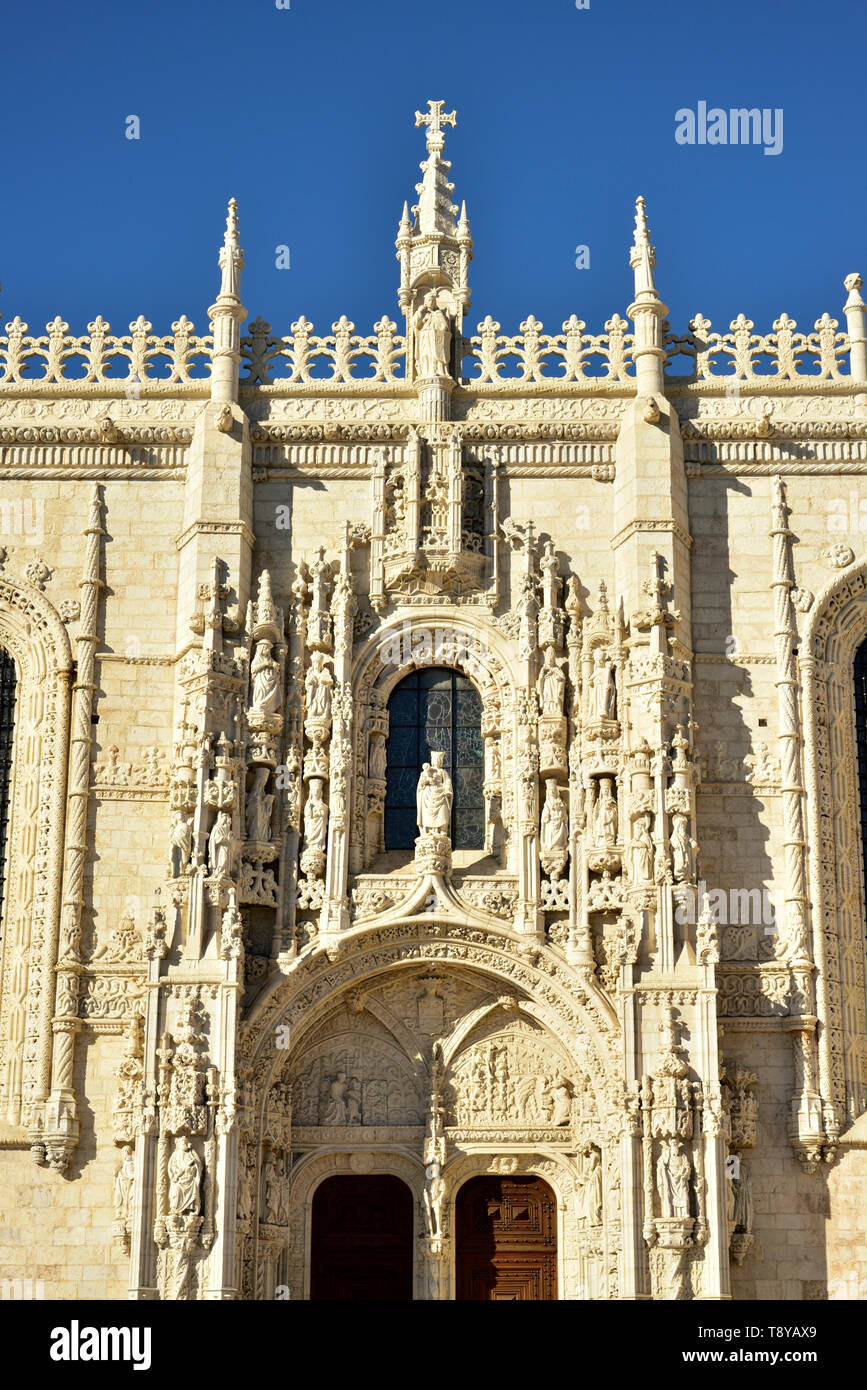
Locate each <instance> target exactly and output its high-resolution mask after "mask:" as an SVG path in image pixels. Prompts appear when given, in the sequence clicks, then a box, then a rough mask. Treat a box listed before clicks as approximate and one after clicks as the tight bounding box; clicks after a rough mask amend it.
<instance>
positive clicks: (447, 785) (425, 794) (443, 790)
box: [416, 750, 454, 835]
mask: <svg viewBox="0 0 867 1390" xmlns="http://www.w3.org/2000/svg"><path fill="white" fill-rule="evenodd" d="M444 758H445V754H444V753H443V752H442V751H439V750H438V751H437V752H435V753H431V762H429V763H425V764H424V766H423V768H422V770H421V776H420V777H419V779H418V788H417V791H416V815H417V817H418V828H419V830H420V831H421V832H422V834H425V832H426V831H432V832H433V833H434V834H436V835H447V834H448V833H449V826H450V825H451V817H452V800H453V797H454V791H453V789H452V779H451V777H450V776H449V774H448V773H447V772H446V770H445V768H444V767H443V759H444Z"/></svg>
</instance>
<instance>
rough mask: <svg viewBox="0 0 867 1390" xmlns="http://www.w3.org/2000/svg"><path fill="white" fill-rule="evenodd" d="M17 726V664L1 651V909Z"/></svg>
mask: <svg viewBox="0 0 867 1390" xmlns="http://www.w3.org/2000/svg"><path fill="white" fill-rule="evenodd" d="M14 723H15V662H14V661H13V660H12V658H11V656H10V655H9V653H8V652H6V651H4V650H3V648H2V647H0V909H2V907H3V893H4V889H5V886H6V828H7V823H8V820H9V792H10V784H11V770H12V734H13V728H14Z"/></svg>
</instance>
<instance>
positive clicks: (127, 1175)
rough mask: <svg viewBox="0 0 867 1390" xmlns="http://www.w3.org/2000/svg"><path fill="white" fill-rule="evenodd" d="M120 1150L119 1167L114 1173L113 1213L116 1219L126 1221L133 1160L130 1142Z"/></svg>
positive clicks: (133, 1174)
mask: <svg viewBox="0 0 867 1390" xmlns="http://www.w3.org/2000/svg"><path fill="white" fill-rule="evenodd" d="M121 1152H122V1155H123V1157H122V1158H121V1162H120V1167H119V1168H118V1170H117V1172H116V1173H115V1175H114V1215H115V1219H116V1220H117V1221H122V1222H126V1221H128V1220H129V1204H130V1198H131V1197H132V1185H133V1178H134V1176H135V1160H134V1158H133V1151H132V1145H131V1144H125V1145H124V1147H123V1149H122V1151H121Z"/></svg>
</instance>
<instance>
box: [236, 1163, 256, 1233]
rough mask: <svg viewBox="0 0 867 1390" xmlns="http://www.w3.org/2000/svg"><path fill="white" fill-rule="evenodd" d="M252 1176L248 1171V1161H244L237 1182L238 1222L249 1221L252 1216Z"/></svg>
mask: <svg viewBox="0 0 867 1390" xmlns="http://www.w3.org/2000/svg"><path fill="white" fill-rule="evenodd" d="M252 1186H253V1174H252V1172H251V1170H250V1164H249V1161H245V1162H244V1163H243V1164H242V1167H241V1176H240V1178H239V1180H238V1220H239V1221H249V1219H250V1217H251V1216H252V1215H253V1193H252Z"/></svg>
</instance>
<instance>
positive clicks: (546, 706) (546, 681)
mask: <svg viewBox="0 0 867 1390" xmlns="http://www.w3.org/2000/svg"><path fill="white" fill-rule="evenodd" d="M565 693H566V677H565V676H564V675H563V672H562V670H561V669H560V667H559V666H558V665H557V661H556V657H555V654H554V648H553V647H546V648H545V664H544V665H543V667H542V669H541V671H540V672H539V698H540V699H541V701H542V713H543V714H557V715H559V714H562V713H563V698H564V696H565Z"/></svg>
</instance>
